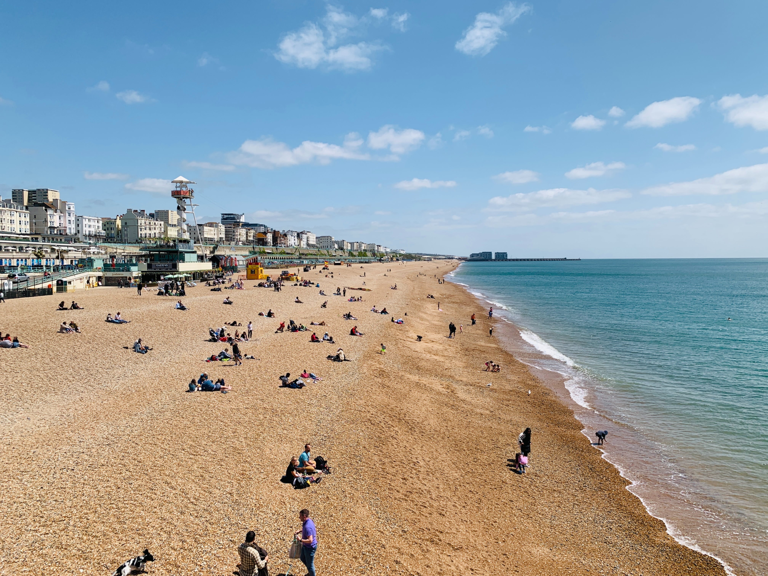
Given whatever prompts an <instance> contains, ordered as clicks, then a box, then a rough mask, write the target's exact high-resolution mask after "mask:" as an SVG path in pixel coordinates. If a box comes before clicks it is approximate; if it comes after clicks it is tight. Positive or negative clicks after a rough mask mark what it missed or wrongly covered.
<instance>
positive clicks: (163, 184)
mask: <svg viewBox="0 0 768 576" xmlns="http://www.w3.org/2000/svg"><path fill="white" fill-rule="evenodd" d="M125 188H126V189H127V190H137V191H140V192H149V193H151V194H161V195H165V196H167V195H169V194H170V192H171V189H172V188H173V184H171V181H170V180H165V179H163V178H142V179H141V180H136V182H129V183H128V184H126V185H125Z"/></svg>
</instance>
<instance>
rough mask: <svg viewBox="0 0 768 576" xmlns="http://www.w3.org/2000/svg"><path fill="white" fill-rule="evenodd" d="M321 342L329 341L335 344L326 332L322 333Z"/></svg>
mask: <svg viewBox="0 0 768 576" xmlns="http://www.w3.org/2000/svg"><path fill="white" fill-rule="evenodd" d="M323 342H329V343H330V344H336V342H334V341H333V336H329V335H328V332H326V333H325V334H323Z"/></svg>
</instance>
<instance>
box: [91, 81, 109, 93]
mask: <svg viewBox="0 0 768 576" xmlns="http://www.w3.org/2000/svg"><path fill="white" fill-rule="evenodd" d="M88 92H109V82H107V81H106V80H102V81H100V82H96V84H95V85H94V86H91V87H90V88H88Z"/></svg>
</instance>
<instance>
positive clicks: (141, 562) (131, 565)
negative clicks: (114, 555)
mask: <svg viewBox="0 0 768 576" xmlns="http://www.w3.org/2000/svg"><path fill="white" fill-rule="evenodd" d="M154 561H155V557H154V556H152V554H150V553H149V550H144V552H143V553H142V555H141V556H136V558H133V559H131V560H128V561H127V562H124V563H123V564H121V565H120V567H119V568H118V569H117V570H115V571H114V572H113V573H112V576H129V575H130V574H141V573H143V572H144V566H145V564H146V563H147V562H154Z"/></svg>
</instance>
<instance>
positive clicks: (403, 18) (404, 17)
mask: <svg viewBox="0 0 768 576" xmlns="http://www.w3.org/2000/svg"><path fill="white" fill-rule="evenodd" d="M368 13H369V14H370V16H371V18H372V19H373V20H374V21H379V22H389V23H390V24H391V25H392V28H394V29H395V30H398V31H400V32H405V29H406V23H407V22H408V18H410V17H411V15H410V14H408V12H404V13H402V14H399V13H395V14H392V15H390V13H389V8H371V10H370V11H369V12H368Z"/></svg>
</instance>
